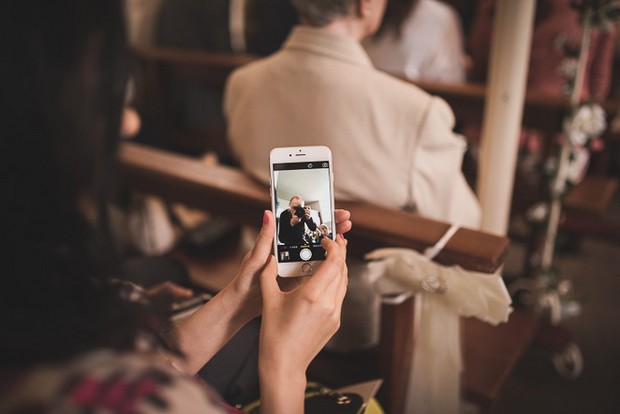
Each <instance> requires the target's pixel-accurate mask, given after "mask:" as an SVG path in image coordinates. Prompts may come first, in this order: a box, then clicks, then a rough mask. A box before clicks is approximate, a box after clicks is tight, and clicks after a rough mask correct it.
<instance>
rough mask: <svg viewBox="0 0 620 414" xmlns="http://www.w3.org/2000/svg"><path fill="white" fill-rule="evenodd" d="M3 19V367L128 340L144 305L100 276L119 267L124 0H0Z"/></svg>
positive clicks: (125, 64)
mask: <svg viewBox="0 0 620 414" xmlns="http://www.w3.org/2000/svg"><path fill="white" fill-rule="evenodd" d="M0 27H1V28H0V30H1V33H2V34H1V35H0V39H1V40H0V44H2V51H3V53H4V58H3V59H2V63H1V65H2V74H3V82H2V86H1V87H0V88H1V93H0V96H2V100H3V102H4V103H6V104H8V108H6V110H5V109H4V108H3V110H2V114H1V115H0V135H1V138H0V139H1V142H2V147H1V149H0V153H1V154H2V155H1V157H2V161H1V165H2V167H1V168H2V177H3V178H2V181H1V183H2V184H1V185H2V194H3V197H7V198H8V201H9V202H8V204H9V211H8V212H4V214H2V219H1V220H2V229H3V230H2V236H3V238H4V240H5V241H8V242H9V244H10V245H11V248H10V249H8V250H4V251H3V255H8V257H6V260H3V266H4V270H3V273H2V278H1V279H0V291H1V292H2V293H1V294H0V326H1V327H2V329H3V331H4V334H3V335H1V336H0V338H1V339H0V366H7V365H17V366H23V365H27V364H32V363H37V362H42V361H53V360H60V359H63V358H67V357H70V356H73V355H75V354H77V353H79V352H83V351H86V350H89V349H93V348H96V347H113V348H116V349H122V348H127V347H131V346H133V344H134V340H135V335H136V333H137V332H138V330H139V327H140V326H141V325H142V324H143V323H144V322H143V321H144V320H146V313H145V312H144V311H142V308H141V307H139V305H136V304H130V303H128V302H124V301H121V300H120V298H119V296H118V295H117V292H116V291H115V290H114V289H112V288H111V287H110V286H109V284H107V283H103V279H105V278H106V277H107V276H109V275H110V274H111V273H112V272H114V271H115V270H116V267H115V260H114V252H113V246H112V243H111V241H110V240H111V238H110V237H109V231H108V228H109V226H108V223H107V213H106V206H107V202H108V200H109V199H110V195H111V193H112V190H113V187H112V183H113V177H114V174H113V171H114V164H115V159H116V151H117V145H118V144H117V141H118V131H119V125H120V115H121V110H122V105H123V99H124V93H125V86H126V81H127V76H128V59H127V48H126V33H125V28H124V21H123V9H122V4H121V1H120V0H31V1H23V0H4V1H3V2H2V6H0ZM5 229H6V230H5Z"/></svg>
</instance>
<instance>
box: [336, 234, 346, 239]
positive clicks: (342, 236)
mask: <svg viewBox="0 0 620 414" xmlns="http://www.w3.org/2000/svg"><path fill="white" fill-rule="evenodd" d="M338 236H340V238H341V239H342V240H346V239H345V238H344V234H342V233H338Z"/></svg>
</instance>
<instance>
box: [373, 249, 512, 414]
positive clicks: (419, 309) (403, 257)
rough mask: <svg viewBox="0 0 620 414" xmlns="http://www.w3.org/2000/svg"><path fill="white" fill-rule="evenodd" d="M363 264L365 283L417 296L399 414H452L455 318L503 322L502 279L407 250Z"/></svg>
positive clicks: (456, 399)
mask: <svg viewBox="0 0 620 414" xmlns="http://www.w3.org/2000/svg"><path fill="white" fill-rule="evenodd" d="M442 239H443V238H442ZM435 250H436V249H435ZM435 250H431V251H433V252H435ZM366 259H368V260H370V262H369V263H368V268H369V272H370V274H371V278H372V279H373V280H375V281H376V284H383V286H384V288H383V290H385V285H386V282H387V284H389V285H390V286H391V289H390V290H394V289H401V290H405V291H412V292H413V293H414V294H417V296H416V317H415V318H414V325H415V326H414V345H413V346H414V349H413V353H412V355H413V361H412V364H411V371H410V375H409V384H408V387H409V388H408V392H407V399H406V405H405V411H404V413H405V414H417V413H424V414H451V413H458V412H459V406H460V388H461V383H460V375H461V370H462V367H463V364H462V360H461V358H462V357H461V341H460V317H461V316H474V317H477V318H479V319H481V320H483V321H485V322H488V323H491V324H493V325H496V324H498V323H501V322H506V321H507V320H508V315H509V314H510V312H511V310H512V308H511V307H510V304H511V299H510V296H509V294H508V291H507V289H506V286H505V285H504V282H503V280H502V279H501V277H500V276H499V275H498V274H485V273H479V272H472V271H467V270H464V269H463V268H461V267H458V266H451V267H447V266H442V265H439V264H437V263H435V262H432V261H431V260H430V259H429V258H428V257H427V256H424V255H422V254H420V253H418V252H416V251H414V250H410V249H403V248H386V249H378V250H375V251H374V252H371V253H369V254H368V255H367V256H366Z"/></svg>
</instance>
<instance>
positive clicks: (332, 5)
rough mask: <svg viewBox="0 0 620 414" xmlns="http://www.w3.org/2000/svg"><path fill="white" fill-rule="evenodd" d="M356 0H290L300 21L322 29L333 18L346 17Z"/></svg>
mask: <svg viewBox="0 0 620 414" xmlns="http://www.w3.org/2000/svg"><path fill="white" fill-rule="evenodd" d="M356 2H357V0H291V3H292V4H293V7H294V8H295V10H297V14H298V15H299V18H300V20H301V21H303V22H305V23H308V24H309V25H311V26H316V27H322V26H326V25H328V24H329V23H331V22H332V21H333V20H334V18H336V17H340V16H346V15H347V14H349V12H350V10H351V7H352V6H353V5H354V4H355V3H356Z"/></svg>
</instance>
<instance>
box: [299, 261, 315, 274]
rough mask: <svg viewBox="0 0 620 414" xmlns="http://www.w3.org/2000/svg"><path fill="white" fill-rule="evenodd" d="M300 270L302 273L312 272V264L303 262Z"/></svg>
mask: <svg viewBox="0 0 620 414" xmlns="http://www.w3.org/2000/svg"><path fill="white" fill-rule="evenodd" d="M301 271H302V272H303V273H306V274H307V273H311V272H312V265H311V264H310V263H304V264H303V265H302V266H301Z"/></svg>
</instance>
